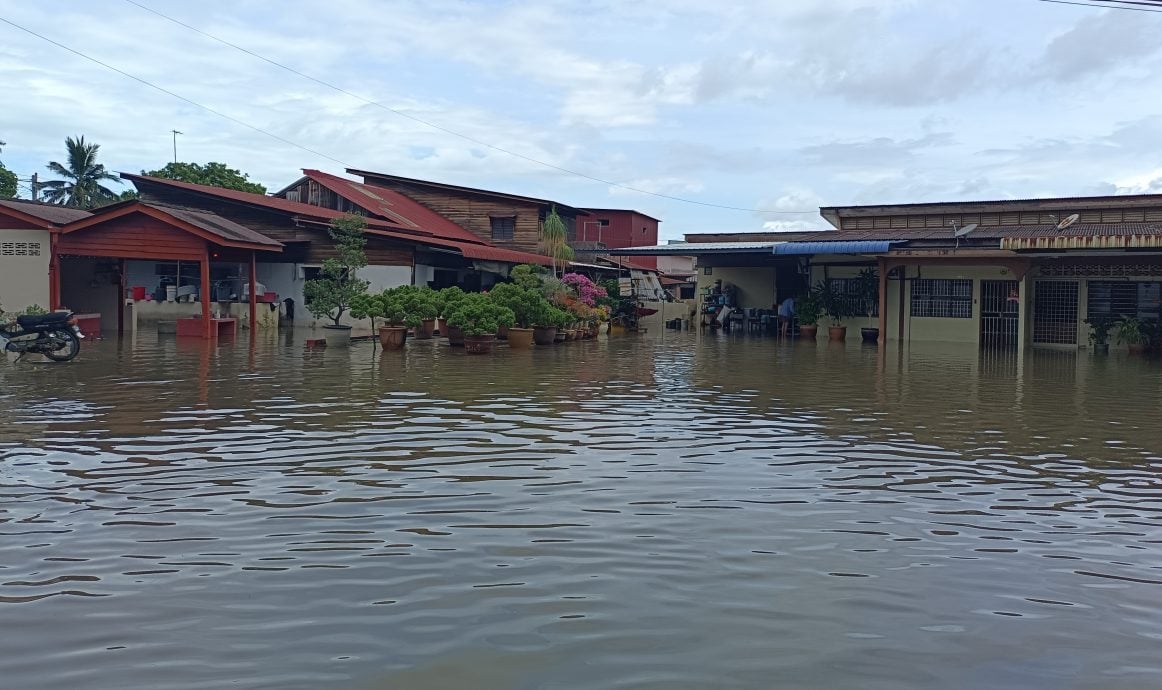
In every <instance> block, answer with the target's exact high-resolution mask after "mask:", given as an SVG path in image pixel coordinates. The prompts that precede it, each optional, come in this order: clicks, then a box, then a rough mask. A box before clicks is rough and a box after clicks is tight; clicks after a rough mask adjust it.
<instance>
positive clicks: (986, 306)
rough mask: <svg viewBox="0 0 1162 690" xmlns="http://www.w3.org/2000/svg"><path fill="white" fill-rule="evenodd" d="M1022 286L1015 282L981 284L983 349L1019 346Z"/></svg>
mask: <svg viewBox="0 0 1162 690" xmlns="http://www.w3.org/2000/svg"><path fill="white" fill-rule="evenodd" d="M1020 308H1021V284H1020V283H1019V282H1017V281H1015V280H982V281H980V346H981V347H982V348H991V349H1005V348H1015V347H1017V331H1018V329H1019V324H1020Z"/></svg>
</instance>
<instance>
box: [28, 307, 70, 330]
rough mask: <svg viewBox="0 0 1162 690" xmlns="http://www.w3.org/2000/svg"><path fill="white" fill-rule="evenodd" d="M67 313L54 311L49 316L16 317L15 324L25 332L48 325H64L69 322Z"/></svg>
mask: <svg viewBox="0 0 1162 690" xmlns="http://www.w3.org/2000/svg"><path fill="white" fill-rule="evenodd" d="M69 316H70V314H69V312H67V311H56V312H53V313H51V314H36V315H33V316H17V317H16V324H17V325H18V326H20V327H21V328H23V329H25V330H29V329H33V328H37V327H40V326H47V325H49V324H57V323H64V322H66V321H68V320H69Z"/></svg>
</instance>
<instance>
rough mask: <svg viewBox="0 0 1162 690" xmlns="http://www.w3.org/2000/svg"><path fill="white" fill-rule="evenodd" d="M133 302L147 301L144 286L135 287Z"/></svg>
mask: <svg viewBox="0 0 1162 690" xmlns="http://www.w3.org/2000/svg"><path fill="white" fill-rule="evenodd" d="M133 301H134V302H144V301H145V286H144V285H134V286H133Z"/></svg>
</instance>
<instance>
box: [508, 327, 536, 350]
mask: <svg viewBox="0 0 1162 690" xmlns="http://www.w3.org/2000/svg"><path fill="white" fill-rule="evenodd" d="M508 346H509V347H511V348H512V349H514V350H527V349H529V348H530V347H532V346H533V329H531V328H510V329H508Z"/></svg>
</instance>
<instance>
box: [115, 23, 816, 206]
mask: <svg viewBox="0 0 1162 690" xmlns="http://www.w3.org/2000/svg"><path fill="white" fill-rule="evenodd" d="M125 2H127V3H129V4H130V5H133V6H135V7H138V8H140V9H142V10H145V11H146V12H149V13H151V14H154V15H156V16H158V17H161V18H162V19H165V20H166V21H169V22H172V23H174V24H177V25H178V26H181V27H184V28H186V29H189V30H190V31H193V32H195V33H198V34H201V35H202V36H205V37H206V38H208V39H210V40H212V41H216V42H218V43H221V44H222V45H224V46H229V47H230V48H233V49H235V50H238V51H241V52H243V53H246V54H247V55H249V56H251V57H254V58H257V59H259V60H262V61H263V62H265V63H267V64H269V65H272V66H274V67H277V68H279V69H281V70H285V71H287V72H290V73H291V74H293V75H295V76H298V77H302V78H303V79H307V80H309V81H312V82H314V83H316V84H318V85H320V86H324V87H326V88H328V89H332V90H334V91H337V92H338V93H341V94H343V95H345V96H350V97H351V98H354V99H356V100H359V101H362V102H364V103H366V104H368V105H373V106H375V107H377V108H381V109H383V110H386V111H387V112H389V113H392V114H394V115H398V116H399V117H403V118H407V119H408V120H411V121H413V122H417V123H419V124H422V125H424V126H426V127H430V128H432V129H435V130H438V131H440V132H443V133H445V134H450V135H452V136H454V137H459V138H460V139H463V140H465V141H468V142H471V143H473V144H476V145H477V146H483V147H485V148H489V149H492V150H493V151H498V152H500V153H504V154H507V155H510V156H515V157H516V158H520V159H522V160H525V161H527V162H529V163H533V164H536V165H540V166H543V167H545V168H550V169H552V170H556V171H558V172H563V173H566V174H568V175H573V176H576V177H581V178H584V179H586V180H590V181H592V182H598V183H601V184H604V185H608V186H610V187H616V188H618V189H624V190H627V191H630V192H636V193H638V194H646V195H648V196H653V197H658V198H661V199H669V200H670V201H679V202H682V203H686V204H697V205H698V206H708V207H710V208H721V209H726V210H728V211H746V212H749V213H763V214H803V213H810V214H814V213H816V211H814V210H811V211H772V210H768V209H756V208H743V207H740V206H728V205H724V204H714V203H710V202H707V201H698V200H695V199H687V198H684V197H679V196H672V195H669V194H661V193H658V192H651V191H648V190H645V189H639V188H637V187H631V186H629V185H626V184H621V183H620V182H613V181H612V180H606V179H602V178H600V177H594V176H593V175H588V174H586V173H583V172H578V171H576V170H570V169H569V168H564V167H561V166H559V165H554V164H553V163H549V162H547V161H543V160H540V159H537V158H533V157H532V156H527V155H525V154H523V153H520V152H517V151H513V150H511V149H506V148H504V147H501V146H496V145H495V144H490V143H488V142H486V141H482V140H480V139H477V138H475V137H473V136H470V135H468V134H464V133H462V132H457V131H455V130H453V129H449V128H447V127H444V126H442V125H439V124H436V123H434V122H431V121H429V120H425V119H424V118H421V117H417V116H415V115H411V114H409V113H407V112H405V111H403V110H399V109H397V108H392V107H391V106H389V105H385V104H383V103H380V102H379V101H376V100H374V99H371V98H367V97H365V96H361V95H359V94H357V93H353V92H351V91H348V90H347V89H344V88H343V87H341V86H336V85H335V84H332V83H331V82H328V81H326V80H323V79H319V78H318V77H314V76H311V75H310V74H306V73H304V72H301V71H299V70H297V69H295V68H293V67H290V66H288V65H284V64H283V63H281V62H278V61H277V60H274V59H272V58H268V57H266V56H265V55H262V54H260V53H256V52H254V51H253V50H250V49H249V48H245V47H243V46H240V45H238V44H237V43H231V42H230V41H227V40H226V39H224V38H219V37H218V36H215V35H213V34H211V33H209V32H206V31H203V30H202V29H199V28H198V27H196V26H192V25H190V24H187V23H185V22H183V21H181V20H180V19H175V18H174V17H171V16H169V15H167V14H164V13H162V12H159V11H157V10H155V9H153V8H152V7H149V6H147V5H143V4H141V3H140V2H137V1H136V0H125ZM347 167H350V166H347Z"/></svg>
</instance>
